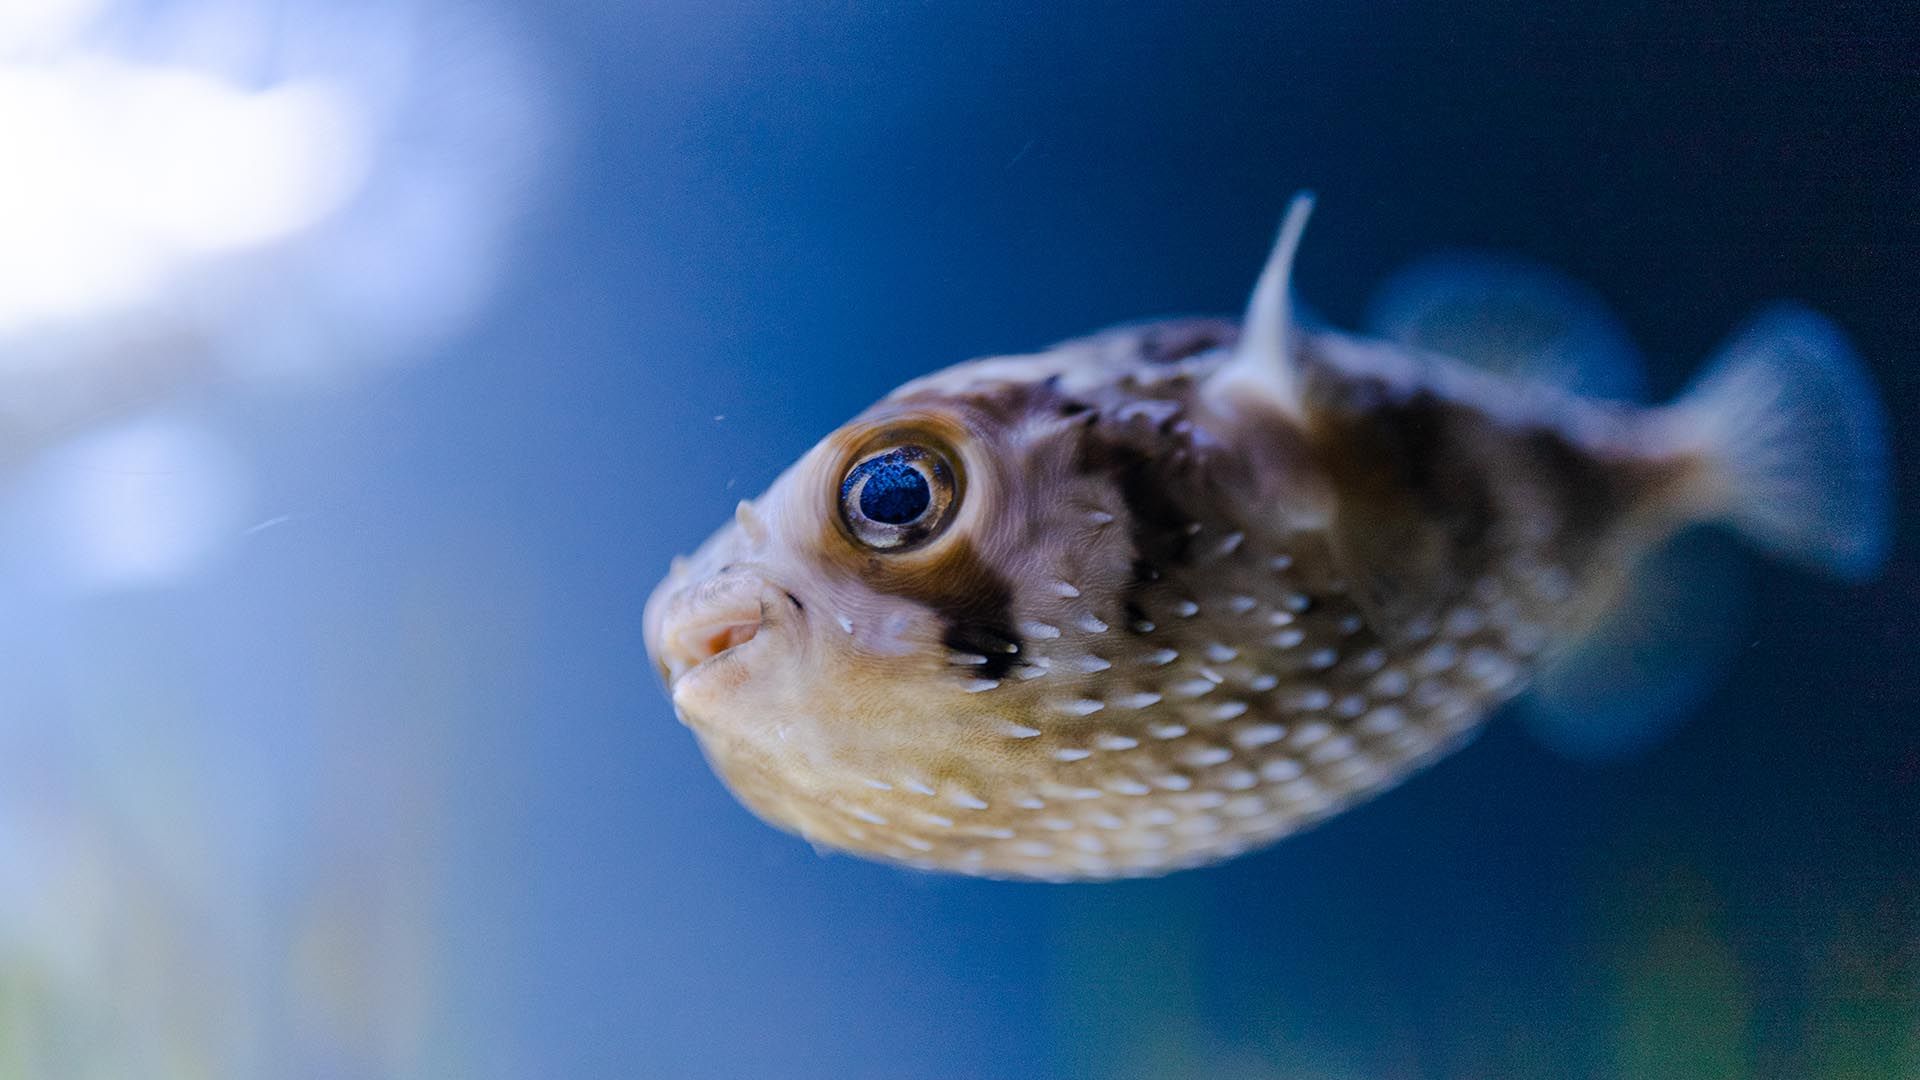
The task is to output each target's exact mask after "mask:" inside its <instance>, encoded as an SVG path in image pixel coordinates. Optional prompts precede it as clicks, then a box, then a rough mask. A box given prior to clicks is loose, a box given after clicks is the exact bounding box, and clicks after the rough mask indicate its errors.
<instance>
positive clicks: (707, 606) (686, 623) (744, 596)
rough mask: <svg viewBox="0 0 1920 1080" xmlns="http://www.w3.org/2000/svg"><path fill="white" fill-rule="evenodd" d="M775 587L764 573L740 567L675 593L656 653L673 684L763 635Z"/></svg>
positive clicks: (660, 628)
mask: <svg viewBox="0 0 1920 1080" xmlns="http://www.w3.org/2000/svg"><path fill="white" fill-rule="evenodd" d="M770 592H772V587H771V586H770V585H769V584H768V583H767V581H766V580H765V579H763V578H761V577H760V576H759V575H758V574H753V573H744V572H740V571H734V572H731V573H725V574H722V575H720V576H718V577H715V578H711V579H709V580H707V581H704V582H701V583H699V584H697V585H693V586H691V587H688V588H683V589H681V590H680V591H678V592H677V593H675V594H673V595H672V596H671V597H669V598H668V600H667V601H666V603H665V605H664V607H663V609H662V610H661V611H660V613H659V615H660V621H659V624H658V631H659V632H658V635H657V637H656V641H655V650H656V651H655V657H654V658H655V660H656V662H658V663H659V665H660V668H661V671H662V673H663V674H664V675H665V676H666V679H667V683H668V685H669V686H671V685H673V684H674V683H677V682H679V680H680V678H681V676H683V675H685V674H687V673H688V672H690V671H692V670H693V669H695V668H697V667H700V666H701V665H702V664H705V663H707V662H709V661H711V660H714V659H715V658H717V657H721V656H724V655H727V654H729V653H732V652H733V651H734V650H736V649H739V648H741V647H742V646H745V645H747V644H749V643H750V642H752V641H753V640H754V638H756V637H757V636H759V635H760V634H761V632H762V631H763V630H765V629H766V625H767V610H768V607H767V605H768V599H767V597H768V595H769V593H770Z"/></svg>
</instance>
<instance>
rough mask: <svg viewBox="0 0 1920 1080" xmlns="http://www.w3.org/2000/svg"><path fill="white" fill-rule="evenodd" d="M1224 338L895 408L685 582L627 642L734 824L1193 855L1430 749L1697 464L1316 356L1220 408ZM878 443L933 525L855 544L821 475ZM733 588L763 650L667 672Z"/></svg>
mask: <svg viewBox="0 0 1920 1080" xmlns="http://www.w3.org/2000/svg"><path fill="white" fill-rule="evenodd" d="M1235 334H1236V329H1235V326H1234V324H1232V323H1227V322H1221V321H1214V320H1183V321H1177V322H1168V323H1159V324H1148V325H1143V326H1136V327H1130V328H1125V329H1122V330H1117V331H1112V332H1109V333H1107V334H1104V335H1100V336H1097V337H1094V338H1090V339H1086V340H1083V341H1079V342H1071V343H1068V344H1066V345H1063V346H1060V347H1058V348H1056V349H1054V350H1050V351H1049V352H1046V353H1041V354H1037V355H1035V356H1031V357H1018V358H1004V359H996V360H988V361H980V362H975V363H973V364H967V365H961V366H960V367H957V368H954V369H950V370H949V371H947V372H943V373H941V374H939V375H936V376H931V377H929V378H927V379H923V380H920V381H918V382H915V383H911V384H909V385H907V386H905V387H903V388H901V390H900V391H898V392H896V393H895V394H894V395H892V396H890V397H889V398H887V399H886V400H884V401H882V402H880V403H879V404H878V405H876V406H874V408H873V409H871V410H869V411H868V412H867V413H866V414H864V415H863V416H862V417H860V418H857V419H856V420H855V421H854V422H853V423H851V424H849V425H848V426H847V427H846V428H843V429H842V430H841V431H839V432H837V433H835V434H834V435H833V436H831V437H829V438H828V439H827V440H826V441H825V442H823V443H822V444H821V446H820V447H818V448H816V449H815V450H814V451H813V452H812V453H810V454H809V455H808V456H807V457H806V458H804V459H802V461H801V462H800V463H798V464H797V465H796V466H795V467H794V469H793V470H791V471H790V472H789V473H788V474H787V475H786V476H784V477H782V479H781V480H780V481H779V483H777V484H776V485H775V487H774V488H773V489H772V490H771V491H769V492H768V494H767V495H766V496H763V497H762V499H761V500H760V501H759V504H758V506H757V507H756V508H754V509H751V510H749V511H747V512H746V513H745V516H744V517H743V520H742V523H741V524H736V525H734V526H730V527H729V528H728V529H726V530H723V531H722V532H721V533H720V534H718V535H716V537H715V538H714V539H713V540H712V541H710V542H709V543H708V545H707V546H706V547H705V548H703V549H702V551H701V552H700V553H698V554H697V555H696V556H694V559H693V561H692V562H691V563H689V564H688V565H686V566H684V567H681V568H679V569H677V570H676V572H675V574H674V575H673V576H672V577H671V578H670V579H669V580H668V581H667V582H666V583H665V584H663V586H662V587H661V589H660V591H659V592H658V593H657V594H656V595H655V597H654V599H653V601H652V602H651V603H650V604H649V610H648V616H647V624H648V640H649V645H650V647H651V648H652V650H653V652H654V655H655V656H656V657H657V658H663V659H662V667H663V674H665V675H666V676H667V678H668V680H669V682H670V684H671V685H672V686H673V690H674V697H675V705H676V708H677V710H678V712H679V714H680V716H681V717H682V719H683V720H684V721H685V722H686V723H687V724H688V725H689V726H690V727H692V728H693V730H694V731H695V733H696V734H697V735H698V736H699V738H700V742H701V745H702V747H703V748H704V749H705V751H706V753H707V755H708V757H709V758H710V760H711V761H712V763H713V765H714V767H715V768H716V769H717V770H718V771H719V772H720V774H721V775H722V776H723V777H724V778H725V779H726V780H727V782H728V784H729V785H730V786H731V787H732V788H733V790H734V791H735V792H736V793H737V794H738V795H739V796H740V798H741V799H742V800H743V801H744V802H745V803H746V804H747V805H748V806H750V807H751V808H753V809H754V810H755V811H756V812H757V813H759V814H760V815H761V816H763V817H765V818H767V819H768V820H769V821H772V822H774V823H775V824H778V825H781V826H783V827H786V828H789V829H792V830H794V831H797V832H799V833H801V834H802V835H804V836H806V837H807V838H808V839H810V840H812V841H813V842H815V843H816V844H820V845H824V846H828V847H834V848H843V849H847V850H851V851H857V852H860V853H862V854H866V855H869V856H873V857H878V858H882V859H887V860H892V861H896V862H902V863H906V864H910V865H915V866H922V867H929V868H938V869H945V870H954V871H961V872H966V873H974V874H984V875H992V876H1003V877H1029V878H1046V879H1063V878H1103V877H1118V876H1130V875H1141V874H1154V873H1161V872H1165V871H1168V870H1171V869H1175V868H1178V867H1183V866H1192V865H1197V864H1202V863H1207V862H1212V861H1216V860H1219V859H1222V858H1226V857H1228V856H1231V855H1233V854H1236V853H1238V852H1241V851H1244V850H1246V849H1248V848H1251V847H1255V846H1259V845H1262V844H1266V843H1269V842H1271V841H1273V840H1274V839H1276V838H1278V837H1281V836H1284V835H1286V834H1288V833H1290V832H1293V831H1295V830H1297V829H1299V828H1301V827H1303V826H1306V825H1308V824H1310V823H1312V822H1314V821H1317V820H1319V819H1321V818H1324V817H1325V816H1327V815H1328V814H1331V813H1333V812H1335V811H1337V810H1339V809H1341V808H1342V807H1344V806H1346V805H1349V804H1351V803H1352V802H1354V801H1356V800H1358V799H1361V798H1364V797H1366V796H1369V795H1371V794H1374V793H1377V792H1379V791H1381V790H1384V789H1385V788H1387V787H1389V786H1391V785H1392V784H1394V783H1396V782H1397V781H1399V780H1400V779H1402V778H1404V777H1405V776H1407V775H1408V774H1409V773H1410V772H1412V771H1413V770H1415V769H1416V768H1418V767H1419V766H1421V765H1423V764H1425V763H1427V762H1430V761H1432V760H1434V759H1435V758H1436V757H1438V756H1440V755H1442V754H1444V753H1445V752H1447V751H1448V750H1449V749H1451V748H1453V747H1455V746H1457V745H1458V744H1459V743H1460V742H1461V741H1463V740H1464V739H1465V738H1467V737H1468V736H1469V734H1470V733H1471V732H1472V731H1473V730H1474V729H1475V727H1476V726H1477V725H1478V724H1479V723H1480V721H1481V720H1482V719H1483V718H1484V717H1485V716H1486V714H1487V713H1488V712H1489V710H1491V709H1492V708H1493V707H1495V706H1496V705H1498V704H1499V703H1500V702H1501V701H1503V700H1505V699H1506V698H1508V697H1510V696H1512V695H1513V694H1515V693H1517V692H1518V691H1519V690H1520V689H1521V688H1522V687H1523V686H1524V685H1525V683H1526V680H1527V678H1528V677H1529V675H1530V674H1531V673H1532V671H1533V670H1534V669H1535V667H1536V665H1537V664H1538V663H1539V662H1540V659H1541V657H1542V656H1543V654H1545V653H1546V652H1547V651H1548V650H1549V649H1551V648H1552V647H1553V646H1554V645H1555V644H1556V643H1559V642H1563V641H1565V640H1567V639H1568V638H1569V637H1570V636H1571V635H1573V634H1575V633H1576V632H1577V631H1578V630H1579V629H1581V628H1582V627H1583V626H1584V625H1585V624H1586V622H1587V621H1589V620H1590V619H1591V618H1592V617H1593V615H1594V614H1595V613H1596V612H1597V611H1599V610H1600V609H1601V608H1603V607H1604V606H1605V604H1606V603H1607V601H1608V600H1609V599H1610V598H1611V597H1612V595H1613V594H1614V592H1615V590H1616V589H1617V588H1618V586H1619V583H1620V582H1621V580H1622V577H1623V575H1624V573H1625V571H1626V570H1627V569H1628V568H1629V566H1630V565H1631V563H1632V562H1633V560H1635V559H1636V558H1637V557H1638V556H1639V554H1640V553H1641V552H1643V551H1645V550H1647V549H1648V548H1649V547H1650V546H1652V545H1653V544H1655V543H1657V542H1659V541H1660V540H1661V539H1663V538H1664V537H1665V536H1666V535H1667V534H1668V533H1670V532H1671V531H1672V530H1673V529H1674V528H1676V527H1678V526H1679V525H1681V524H1683V523H1684V522H1685V521H1686V520H1688V518H1689V516H1690V515H1689V498H1690V491H1691V486H1690V485H1691V484H1692V476H1693V473H1694V471H1695V462H1694V461H1693V459H1692V458H1690V457H1689V456H1687V455H1686V454H1684V453H1680V452H1677V451H1668V450H1666V449H1663V447H1662V446H1661V445H1660V444H1659V440H1658V439H1657V438H1654V437H1653V433H1654V432H1655V431H1656V430H1657V427H1658V425H1656V424H1652V423H1650V422H1649V421H1648V420H1647V419H1646V417H1647V416H1649V415H1651V414H1650V413H1641V412H1633V411H1629V410H1627V409H1625V408H1624V407H1619V406H1612V407H1602V406H1596V405H1591V404H1586V403H1580V402H1574V401H1570V400H1565V399H1559V398H1556V397H1554V396H1553V395H1551V394H1544V393H1542V392H1539V391H1537V390H1535V389H1532V388H1525V387H1517V386H1515V385H1513V384H1506V383H1500V382H1496V381H1493V380H1490V379H1487V378H1485V377H1480V376H1473V375H1467V374H1464V373H1461V372H1458V371H1455V370H1452V369H1450V368H1447V367H1446V366H1445V365H1444V364H1442V363H1441V362H1438V361H1428V360H1425V359H1423V358H1418V357H1414V358H1409V357H1406V356H1404V355H1399V354H1395V353H1391V352H1387V351H1382V350H1381V349H1380V348H1378V347H1374V346H1368V345H1364V344H1362V343H1358V342H1355V341H1353V340H1351V339H1347V338H1342V337H1338V336H1333V335H1325V336H1308V337H1306V338H1305V339H1304V342H1303V346H1302V353H1301V357H1300V360H1301V364H1302V370H1303V372H1304V374H1305V379H1306V383H1305V385H1306V389H1307V395H1306V405H1305V409H1304V415H1303V416H1302V417H1301V418H1300V419H1298V420H1296V419H1293V418H1290V417H1287V416H1285V415H1283V414H1282V413H1280V412H1279V411H1277V410H1275V409H1272V408H1270V407H1268V406H1266V405H1264V404H1263V403H1261V402H1257V401H1245V402H1239V403H1236V407H1235V408H1233V409H1230V410H1226V411H1222V410H1220V409H1218V408H1217V407H1214V406H1210V405H1209V404H1208V403H1207V401H1206V400H1205V395H1204V394H1203V393H1202V392H1201V391H1202V388H1203V386H1204V385H1205V380H1206V379H1207V377H1208V376H1209V374H1211V373H1212V372H1213V371H1214V370H1215V369H1216V368H1217V367H1218V366H1219V365H1220V364H1221V363H1222V362H1223V360H1224V358H1225V357H1226V355H1227V353H1226V352H1225V349H1226V347H1228V346H1230V345H1231V344H1232V342H1233V339H1234V337H1235ZM901 441H909V442H917V443H930V444H933V445H937V446H940V447H942V448H943V449H944V450H945V451H946V452H948V453H949V454H950V455H951V456H952V459H953V460H954V461H955V463H956V465H957V467H958V472H959V473H960V474H961V477H962V479H961V480H960V487H961V489H962V495H961V496H960V498H961V502H960V504H959V510H958V512H957V516H956V517H955V519H954V520H953V522H952V524H951V525H949V526H948V527H947V528H946V529H945V531H944V532H942V533H941V534H940V535H939V536H937V537H936V538H935V539H934V540H932V541H931V542H929V543H927V544H926V545H925V546H923V547H920V548H916V549H914V550H911V551H907V552H878V551H873V550H869V549H866V548H863V547H862V546H861V545H860V543H859V542H858V540H857V539H856V538H855V537H853V536H852V535H850V534H849V532H848V531H847V529H846V527H845V526H844V525H843V524H842V523H841V522H840V520H839V518H838V516H837V514H836V511H835V505H836V504H835V498H836V495H835V493H836V492H837V490H838V483H839V479H840V477H841V476H842V475H843V474H844V473H845V471H846V469H847V468H848V467H849V466H850V465H851V464H852V462H854V461H855V460H857V459H858V457H859V456H860V455H861V454H863V453H866V452H869V451H870V450H871V449H872V448H874V447H876V446H882V445H887V444H891V443H897V442H901ZM716 583H718V584H716ZM733 593H739V594H741V595H742V596H750V595H758V596H760V597H761V602H760V616H761V621H760V622H759V623H758V624H757V626H758V629H757V632H756V633H755V634H754V636H753V639H752V640H751V641H748V642H746V643H745V644H743V645H741V646H739V647H738V648H736V649H732V650H729V651H726V652H723V653H721V654H720V655H717V656H713V657H711V658H710V659H705V660H704V662H703V663H700V664H698V665H691V664H690V661H692V660H696V659H700V658H701V656H703V655H704V654H703V653H701V652H700V651H698V650H696V651H695V652H694V653H686V652H685V650H684V649H676V647H674V646H673V645H672V644H671V641H673V640H679V639H678V638H675V637H674V635H675V633H677V632H678V628H680V627H683V626H686V625H689V624H695V625H698V626H700V627H702V628H704V627H705V626H706V625H707V624H705V623H700V622H699V621H698V620H699V619H700V618H704V617H705V616H704V615H703V614H702V613H703V612H706V611H708V610H711V609H712V608H713V606H714V604H715V603H716V602H721V603H723V605H724V604H731V605H732V607H731V608H730V609H729V610H736V611H747V610H749V609H750V608H751V605H750V604H746V605H743V604H742V603H741V602H739V600H738V598H737V597H734V596H733V595H732V594H733ZM716 597H718V598H719V600H718V601H716V600H715V598H716ZM782 597H784V600H783V599H782ZM741 617H742V618H745V617H746V616H744V615H743V616H741Z"/></svg>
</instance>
